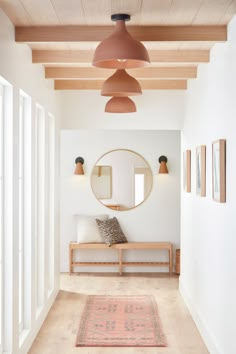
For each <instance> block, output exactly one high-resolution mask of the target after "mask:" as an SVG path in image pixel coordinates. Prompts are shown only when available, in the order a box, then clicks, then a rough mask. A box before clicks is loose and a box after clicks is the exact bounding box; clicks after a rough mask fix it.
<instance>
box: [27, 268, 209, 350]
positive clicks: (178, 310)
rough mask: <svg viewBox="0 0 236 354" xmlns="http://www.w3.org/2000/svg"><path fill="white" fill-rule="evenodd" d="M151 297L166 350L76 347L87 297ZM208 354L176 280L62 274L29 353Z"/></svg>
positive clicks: (172, 278)
mask: <svg viewBox="0 0 236 354" xmlns="http://www.w3.org/2000/svg"><path fill="white" fill-rule="evenodd" d="M93 294H94V295H98V294H107V295H125V294H126V295H138V294H145V295H149V294H150V295H153V296H154V297H155V299H156V302H157V305H158V308H159V312H160V317H161V320H162V325H163V329H164V332H165V335H166V337H167V341H168V347H167V348H99V347H98V348H90V347H87V348H76V347H74V344H75V337H76V334H77V330H78V326H79V321H80V316H81V313H82V311H83V308H84V305H85V301H86V297H87V295H93ZM76 353H77V354H108V353H111V354H131V353H133V354H139V353H146V354H154V353H155V354H207V353H209V352H208V351H207V349H206V346H205V344H204V343H203V341H202V339H201V337H200V334H199V332H198V330H197V328H196V326H195V324H194V322H193V320H192V318H191V316H190V314H189V312H188V310H187V308H186V306H185V304H184V302H183V300H182V298H181V296H180V294H179V292H178V278H177V277H168V276H161V275H160V276H159V275H158V276H155V277H153V276H149V275H147V276H134V275H132V276H129V275H128V276H127V275H125V276H122V277H120V276H117V275H108V276H104V275H103V276H101V275H93V276H91V275H79V276H78V275H72V276H69V275H67V274H62V275H61V291H60V293H59V294H58V296H57V299H56V301H55V303H54V305H53V307H52V308H51V310H50V312H49V314H48V317H47V318H46V320H45V322H44V324H43V326H42V328H41V330H40V332H39V334H38V336H37V338H36V339H35V341H34V343H33V345H32V347H31V350H30V351H29V354H76Z"/></svg>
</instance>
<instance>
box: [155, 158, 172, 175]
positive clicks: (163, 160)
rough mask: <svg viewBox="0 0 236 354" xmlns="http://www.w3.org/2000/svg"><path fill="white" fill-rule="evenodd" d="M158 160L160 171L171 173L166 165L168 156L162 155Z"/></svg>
mask: <svg viewBox="0 0 236 354" xmlns="http://www.w3.org/2000/svg"><path fill="white" fill-rule="evenodd" d="M158 161H159V163H160V168H159V173H169V171H168V168H167V166H166V163H167V161H168V160H167V157H166V156H160V157H159V160H158Z"/></svg>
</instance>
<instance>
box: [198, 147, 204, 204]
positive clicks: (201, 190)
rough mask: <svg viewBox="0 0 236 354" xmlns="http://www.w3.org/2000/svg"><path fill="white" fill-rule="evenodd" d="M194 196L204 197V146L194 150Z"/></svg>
mask: <svg viewBox="0 0 236 354" xmlns="http://www.w3.org/2000/svg"><path fill="white" fill-rule="evenodd" d="M196 194H197V195H198V196H200V197H205V196H206V145H200V146H198V147H197V148H196Z"/></svg>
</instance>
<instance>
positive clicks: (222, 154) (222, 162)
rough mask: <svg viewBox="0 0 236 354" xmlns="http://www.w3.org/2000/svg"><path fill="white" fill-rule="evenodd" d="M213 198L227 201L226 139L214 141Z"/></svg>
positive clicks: (223, 201) (217, 200)
mask: <svg viewBox="0 0 236 354" xmlns="http://www.w3.org/2000/svg"><path fill="white" fill-rule="evenodd" d="M212 198H213V200H215V201H216V202H219V203H225V202H226V140H225V139H219V140H216V141H214V142H213V143H212Z"/></svg>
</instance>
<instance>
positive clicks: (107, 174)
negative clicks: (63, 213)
mask: <svg viewBox="0 0 236 354" xmlns="http://www.w3.org/2000/svg"><path fill="white" fill-rule="evenodd" d="M111 178H112V177H111V166H102V165H97V166H94V168H93V171H92V177H91V184H92V186H93V192H94V194H95V195H96V197H97V198H98V199H110V198H111Z"/></svg>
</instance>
